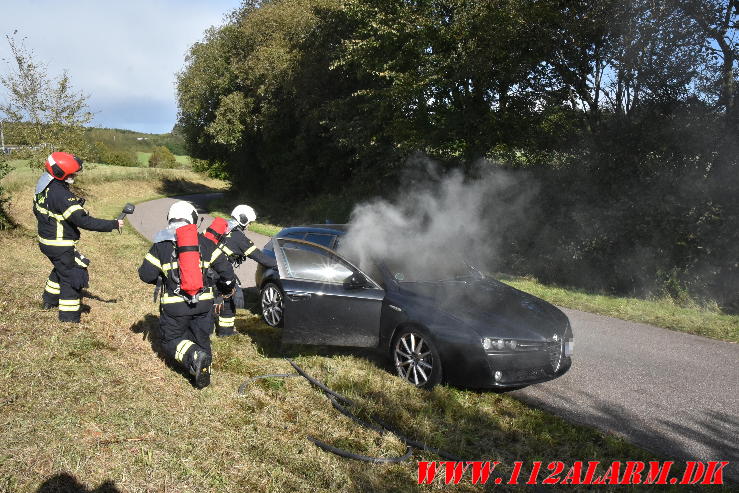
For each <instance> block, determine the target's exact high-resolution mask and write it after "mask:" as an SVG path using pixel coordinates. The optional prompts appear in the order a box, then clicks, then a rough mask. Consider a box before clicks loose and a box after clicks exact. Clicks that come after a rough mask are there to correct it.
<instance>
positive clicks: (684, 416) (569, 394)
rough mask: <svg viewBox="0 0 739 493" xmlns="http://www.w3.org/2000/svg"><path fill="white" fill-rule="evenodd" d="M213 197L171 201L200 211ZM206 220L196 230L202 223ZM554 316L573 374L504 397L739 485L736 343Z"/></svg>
mask: <svg viewBox="0 0 739 493" xmlns="http://www.w3.org/2000/svg"><path fill="white" fill-rule="evenodd" d="M212 197H213V194H208V195H192V196H186V197H178V199H179V198H183V199H186V200H191V201H192V202H193V203H195V204H196V205H197V204H201V205H202V204H204V203H206V202H207V201H208V200H210V199H211V198H212ZM175 200H176V199H171V198H167V199H159V200H153V201H150V202H145V203H142V204H139V205H137V206H136V212H135V213H134V214H133V215H131V216H129V220H130V221H131V224H132V225H133V226H134V227H135V228H136V229H137V230H138V231H139V232H141V233H142V234H143V235H144V236H145V237H147V238H149V239H152V238H153V237H154V234H156V232H157V231H159V230H160V229H162V228H164V227H165V226H166V216H167V210H168V209H169V206H170V204H171V203H172V202H174V201H175ZM205 217H206V219H205V221H204V225H203V228H204V227H205V225H207V224H209V223H210V219H211V218H210V217H209V216H205ZM203 228H201V229H203ZM248 236H249V238H250V239H251V240H252V241H253V242H254V244H255V245H257V246H258V247H260V248H261V247H262V246H263V245H264V244H265V243H266V242H267V241H268V240H269V238H268V237H266V236H263V235H259V234H256V233H252V232H248ZM255 268H256V264H255V263H254V262H250V261H246V262H244V263H243V264H242V265H241V267H240V268H239V270H238V275H239V278H240V279H241V281H242V284H243V285H244V286H253V285H254V271H255ZM563 310H564V312H565V313H566V314H567V316H568V317H569V318H570V322H571V324H572V329H573V332H574V335H575V353H574V361H573V366H572V368H571V369H570V371H569V372H568V373H566V374H565V375H564V376H562V377H560V378H559V379H557V380H554V381H551V382H546V383H543V384H538V385H533V386H530V387H527V388H524V389H521V390H518V391H515V392H511V393H510V395H512V396H514V397H516V398H517V399H520V400H521V401H524V402H526V403H528V404H531V405H533V406H535V407H538V408H542V409H545V410H547V411H550V412H552V413H554V414H556V415H559V416H562V417H563V418H565V419H567V420H569V421H572V422H575V423H582V424H586V425H590V426H594V427H596V428H600V429H602V430H605V431H607V432H610V433H614V434H618V435H621V436H623V437H625V438H626V439H627V440H628V441H630V442H632V443H634V444H636V445H639V446H641V447H643V448H646V449H648V450H651V451H653V452H655V453H656V454H658V455H659V456H661V457H664V458H672V459H676V460H700V461H707V460H724V461H727V460H728V461H730V462H731V463H730V464H729V466H728V467H727V468H726V469H725V470H724V471H725V473H726V475H727V476H729V477H731V479H732V480H733V481H735V482H736V481H739V345H737V344H731V343H727V342H721V341H715V340H712V339H706V338H703V337H698V336H693V335H690V334H683V333H679V332H674V331H670V330H666V329H662V328H659V327H654V326H651V325H646V324H639V323H635V322H626V321H623V320H619V319H615V318H610V317H604V316H600V315H594V314H591V313H585V312H581V311H577V310H569V309H563ZM522 459H525V458H522ZM581 459H582V460H589V459H592V458H589V457H582V458H581ZM624 459H628V458H624Z"/></svg>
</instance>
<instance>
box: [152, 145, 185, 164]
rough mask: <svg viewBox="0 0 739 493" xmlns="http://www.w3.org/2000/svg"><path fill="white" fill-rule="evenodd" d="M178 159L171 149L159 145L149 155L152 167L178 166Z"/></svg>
mask: <svg viewBox="0 0 739 493" xmlns="http://www.w3.org/2000/svg"><path fill="white" fill-rule="evenodd" d="M178 166H179V165H178V164H177V159H175V157H174V154H172V153H171V152H170V151H169V149H167V148H166V147H164V146H157V147H155V148H154V151H153V152H152V153H151V156H149V167H150V168H177V167H178Z"/></svg>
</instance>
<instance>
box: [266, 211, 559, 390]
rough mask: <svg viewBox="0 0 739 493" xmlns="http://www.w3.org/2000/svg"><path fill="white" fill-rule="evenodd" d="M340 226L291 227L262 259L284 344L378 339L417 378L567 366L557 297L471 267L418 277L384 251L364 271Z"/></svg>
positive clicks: (507, 377) (527, 378)
mask: <svg viewBox="0 0 739 493" xmlns="http://www.w3.org/2000/svg"><path fill="white" fill-rule="evenodd" d="M345 232H346V227H345V226H344V225H315V226H304V227H295V228H286V229H284V230H282V231H280V233H278V234H277V235H276V236H275V237H274V238H273V239H272V241H271V242H270V243H268V245H267V246H266V247H265V249H264V251H265V253H266V254H268V255H274V256H275V258H276V259H277V264H278V266H277V268H275V269H265V268H264V267H261V266H260V267H259V268H258V269H257V273H256V285H257V287H258V288H259V290H260V304H261V308H262V315H263V317H264V320H265V321H266V322H267V323H268V324H269V325H272V326H280V327H283V331H282V338H283V342H285V343H300V344H320V345H336V346H354V347H377V348H380V349H381V350H383V351H386V352H387V353H388V354H389V355H390V357H391V358H392V361H393V364H394V367H395V370H396V372H397V373H398V375H399V376H400V377H401V378H404V379H405V380H407V381H408V382H410V383H412V384H413V385H416V386H419V387H425V388H430V387H433V386H434V385H436V384H438V383H440V382H442V381H443V382H447V383H449V384H452V385H457V386H461V387H471V388H514V387H521V386H525V385H529V384H533V383H538V382H543V381H546V380H551V379H553V378H556V377H558V376H560V375H562V374H564V373H565V372H566V371H567V370H568V369H569V367H570V365H571V354H572V347H573V345H572V330H571V328H570V324H569V320H568V319H567V316H566V315H565V314H564V313H562V312H561V311H560V310H559V309H558V308H556V307H555V306H553V305H551V304H549V303H547V302H546V301H544V300H541V299H539V298H537V297H535V296H532V295H530V294H528V293H524V292H523V291H519V290H517V289H515V288H512V287H510V286H508V285H506V284H503V283H501V282H499V281H497V280H495V279H492V278H489V277H486V276H484V275H483V274H481V273H480V272H479V271H476V270H475V269H474V268H471V267H469V266H467V267H465V266H461V268H460V273H459V274H458V275H456V276H454V277H452V278H450V279H445V280H425V279H423V278H415V277H414V275H413V273H411V272H405V271H404V270H403V268H402V266H394V265H391V264H389V263H387V262H383V260H382V259H378V260H377V261H376V262H374V263H373V264H371V265H370V266H369V267H366V268H365V270H361V269H359V268H358V267H356V266H355V265H354V264H353V263H352V262H351V261H350V260H348V259H346V258H343V257H342V256H341V255H339V254H338V253H337V252H336V249H337V245H338V243H339V242H340V239H341V236H343V234H344V233H345Z"/></svg>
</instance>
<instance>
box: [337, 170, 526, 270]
mask: <svg viewBox="0 0 739 493" xmlns="http://www.w3.org/2000/svg"><path fill="white" fill-rule="evenodd" d="M409 169H410V171H409V172H408V173H407V176H406V178H405V179H404V180H403V185H402V186H401V187H400V192H399V194H398V196H397V197H396V198H395V199H394V200H384V199H378V200H375V201H372V202H367V203H362V204H359V205H357V206H356V207H355V209H354V211H353V212H352V215H351V219H350V222H349V229H348V232H347V234H346V236H345V237H344V239H343V240H342V246H341V252H342V253H343V254H344V255H346V256H347V257H348V258H351V259H353V260H354V261H356V262H357V263H358V265H359V267H360V268H363V269H366V268H368V265H369V264H368V262H369V261H371V260H373V259H381V260H383V261H385V262H387V263H388V264H390V265H393V266H396V267H398V269H402V270H403V272H404V273H405V274H404V275H405V276H406V277H405V278H406V279H407V280H410V279H417V280H420V279H424V280H433V279H446V278H449V277H450V276H453V275H454V274H459V273H464V272H469V270H468V269H467V267H466V266H465V263H469V264H471V265H474V266H475V267H477V268H479V269H482V270H484V271H491V270H494V269H496V267H497V266H498V257H497V252H498V250H499V247H500V245H501V241H503V238H504V236H505V235H506V233H507V232H509V231H510V230H511V228H517V227H520V226H521V225H522V224H525V222H526V219H527V216H528V214H530V211H531V208H532V203H533V200H532V198H533V196H534V195H535V193H536V189H535V188H532V186H531V185H530V184H527V183H525V180H524V179H523V177H521V176H518V175H514V174H513V173H511V172H508V171H504V170H502V169H501V168H499V167H497V166H495V165H494V164H493V163H490V162H487V161H485V162H481V163H478V165H477V166H476V167H475V172H474V173H472V175H474V177H473V178H470V177H468V176H465V174H463V173H462V172H461V171H458V170H454V171H450V172H446V173H443V172H442V171H441V169H440V167H439V166H437V165H435V164H434V163H432V162H430V161H428V160H426V159H415V160H414V162H412V163H410V168H409Z"/></svg>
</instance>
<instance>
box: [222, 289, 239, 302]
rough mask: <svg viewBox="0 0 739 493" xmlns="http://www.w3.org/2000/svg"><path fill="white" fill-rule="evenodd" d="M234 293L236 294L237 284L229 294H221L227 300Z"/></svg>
mask: <svg viewBox="0 0 739 493" xmlns="http://www.w3.org/2000/svg"><path fill="white" fill-rule="evenodd" d="M234 294H236V286H234V287H233V288H231V292H230V293H228V294H223V295H221V296H223V299H224V300H227V299H229V298H230V297H232V296H233V295H234Z"/></svg>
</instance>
